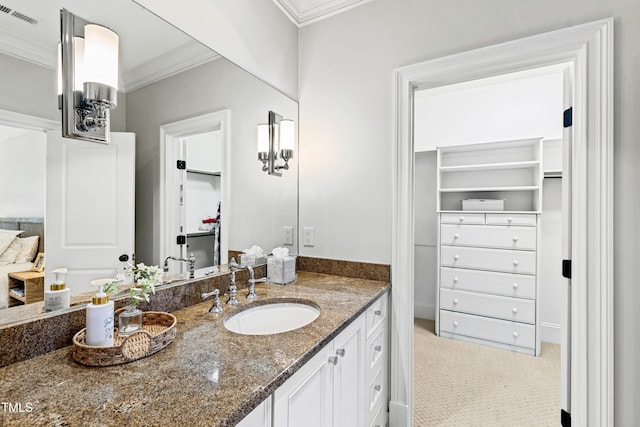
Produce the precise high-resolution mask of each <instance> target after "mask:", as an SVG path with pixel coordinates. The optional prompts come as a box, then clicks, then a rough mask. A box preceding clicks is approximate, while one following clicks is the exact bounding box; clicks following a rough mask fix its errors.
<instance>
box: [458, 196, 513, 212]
mask: <svg viewBox="0 0 640 427" xmlns="http://www.w3.org/2000/svg"><path fill="white" fill-rule="evenodd" d="M462 210H463V211H503V210H504V199H466V200H463V201H462Z"/></svg>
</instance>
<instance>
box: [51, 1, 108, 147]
mask: <svg viewBox="0 0 640 427" xmlns="http://www.w3.org/2000/svg"><path fill="white" fill-rule="evenodd" d="M60 22H61V26H60V29H61V34H60V36H61V37H60V45H59V48H58V107H59V108H60V109H61V110H62V136H63V137H65V138H74V139H81V140H85V141H92V142H101V143H104V144H108V143H109V136H110V120H109V110H110V109H112V108H116V106H117V105H118V42H119V37H118V35H117V34H116V33H115V32H113V31H112V30H110V29H108V28H106V27H103V26H101V25H97V24H92V23H89V22H87V21H85V20H84V19H82V18H78V17H77V16H75V15H73V14H72V13H71V12H69V11H68V10H66V9H62V10H61V11H60Z"/></svg>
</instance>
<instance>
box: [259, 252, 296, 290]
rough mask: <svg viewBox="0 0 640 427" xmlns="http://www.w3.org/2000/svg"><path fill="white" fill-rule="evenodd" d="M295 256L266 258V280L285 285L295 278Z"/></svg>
mask: <svg viewBox="0 0 640 427" xmlns="http://www.w3.org/2000/svg"><path fill="white" fill-rule="evenodd" d="M297 278H298V277H297V276H296V257H294V256H287V257H284V258H276V257H274V256H270V257H268V258H267V281H269V283H275V284H278V285H286V284H287V283H291V282H293V281H294V280H296V279H297Z"/></svg>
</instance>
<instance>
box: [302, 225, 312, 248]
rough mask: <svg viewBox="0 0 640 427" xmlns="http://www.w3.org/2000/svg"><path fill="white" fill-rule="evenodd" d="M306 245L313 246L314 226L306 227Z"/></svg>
mask: <svg viewBox="0 0 640 427" xmlns="http://www.w3.org/2000/svg"><path fill="white" fill-rule="evenodd" d="M304 245H305V246H313V245H314V238H313V227H305V228H304Z"/></svg>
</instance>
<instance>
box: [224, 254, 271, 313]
mask: <svg viewBox="0 0 640 427" xmlns="http://www.w3.org/2000/svg"><path fill="white" fill-rule="evenodd" d="M229 267H230V268H231V283H232V285H233V288H234V290H235V291H234V298H235V292H237V288H236V271H237V270H247V271H248V272H249V280H248V282H249V293H248V294H247V299H248V300H255V299H258V295H256V283H260V282H266V281H267V278H266V277H263V278H262V279H256V278H255V274H254V272H253V267H251V266H250V265H240V264H238V263H237V262H236V260H235V258H231V261H230V262H229ZM229 293H231V286H229ZM236 301H237V300H236ZM227 304H229V303H228V302H227ZM236 304H237V302H236Z"/></svg>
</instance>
